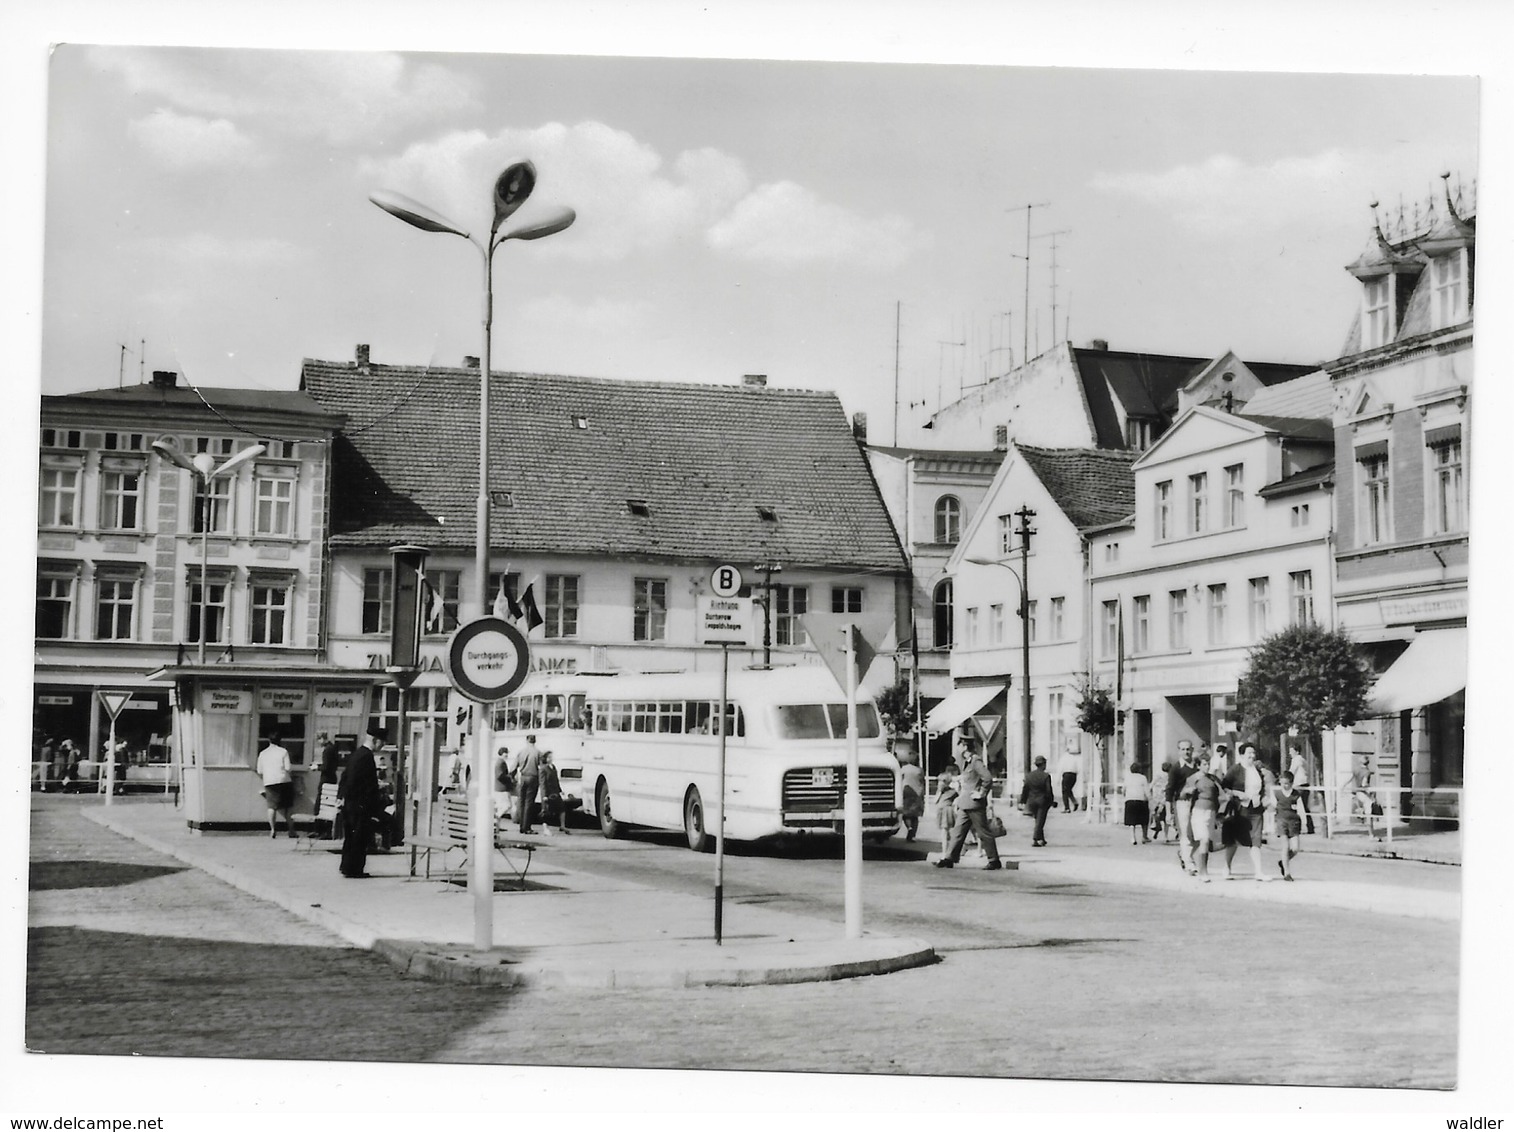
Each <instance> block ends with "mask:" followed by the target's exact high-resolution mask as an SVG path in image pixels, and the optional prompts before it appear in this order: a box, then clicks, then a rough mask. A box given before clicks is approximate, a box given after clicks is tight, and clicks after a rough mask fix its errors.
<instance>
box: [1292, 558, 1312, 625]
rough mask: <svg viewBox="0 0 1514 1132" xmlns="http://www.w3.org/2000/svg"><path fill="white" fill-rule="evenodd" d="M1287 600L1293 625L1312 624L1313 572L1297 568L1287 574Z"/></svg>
mask: <svg viewBox="0 0 1514 1132" xmlns="http://www.w3.org/2000/svg"><path fill="white" fill-rule="evenodd" d="M1288 591H1289V592H1288V601H1289V605H1290V606H1291V607H1292V609H1293V623H1294V624H1295V625H1312V624H1314V572H1313V571H1312V570H1299V571H1297V572H1296V573H1292V574H1289V575H1288Z"/></svg>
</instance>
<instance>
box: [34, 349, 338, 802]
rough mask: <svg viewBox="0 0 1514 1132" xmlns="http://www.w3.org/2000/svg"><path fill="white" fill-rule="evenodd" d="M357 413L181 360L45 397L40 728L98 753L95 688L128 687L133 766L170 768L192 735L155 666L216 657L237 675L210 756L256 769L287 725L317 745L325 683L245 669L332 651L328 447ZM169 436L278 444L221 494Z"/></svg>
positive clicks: (293, 747)
mask: <svg viewBox="0 0 1514 1132" xmlns="http://www.w3.org/2000/svg"><path fill="white" fill-rule="evenodd" d="M342 422H343V418H342V416H341V415H340V414H339V413H335V412H332V411H330V410H327V409H324V408H322V407H321V406H319V405H317V404H316V403H315V402H314V401H313V400H312V399H311V398H310V397H308V396H306V395H305V394H302V393H295V392H292V391H288V392H275V391H267V390H257V389H219V388H210V387H206V388H203V389H191V388H188V387H185V386H181V385H180V384H179V383H178V380H177V375H176V374H174V373H171V372H166V371H160V372H158V373H155V374H154V375H153V380H152V383H151V384H150V385H133V386H126V387H122V388H115V389H102V390H96V391H91V392H84V393H71V394H65V395H59V396H45V397H43V398H42V406H41V436H40V441H41V444H40V469H39V490H38V518H37V607H36V630H35V636H36V669H35V671H36V687H35V689H34V700H33V707H34V724H35V727H34V730H35V731H36V732H37V734H38V736H39V737H42V738H45V737H53V738H55V739H59V740H61V739H63V738H69V739H72V740H73V742H74V744H75V745H77V746H79V747H80V748H81V749H82V752H83V754H84V755H85V756H86V757H87V758H88V759H89V760H91V762H94V761H97V760H99V759H100V758H101V756H102V749H103V746H104V744H105V740H106V737H107V735H108V734H109V724H110V720H109V716H108V714H107V712H106V711H104V710H102V704H101V701H100V698H99V697H98V696H97V695H96V692H102V691H103V692H108V693H117V694H125V696H126V699H125V700H124V707H123V708H122V709H121V711H120V714H119V717H118V719H117V726H116V733H117V740H118V743H121V744H123V752H122V753H123V756H124V759H125V761H126V763H127V770H126V782H127V784H128V785H137V784H141V783H144V782H158V783H161V782H164V780H165V778H166V777H167V776H168V775H169V774H170V772H171V768H172V767H173V766H175V765H177V763H176V757H178V756H184V755H185V754H186V751H185V750H183V749H179V750H176V749H175V748H176V741H177V740H182V739H185V738H186V737H185V736H183V735H178V736H176V735H175V714H174V710H173V709H174V706H175V705H174V695H175V691H177V689H175V688H173V686H172V685H171V684H169V683H165V682H164V681H163V680H152V679H149V676H150V674H152V673H154V672H162V671H163V670H165V669H171V668H176V667H183V668H186V669H193V668H201V669H204V670H206V671H210V672H213V673H215V674H216V675H217V676H218V677H219V678H222V679H223V680H224V683H225V685H226V687H227V688H231V687H233V686H235V687H236V688H237V689H238V694H237V695H236V696H234V697H233V699H235V700H236V703H237V710H236V711H235V712H228V713H226V719H224V720H222V722H225V723H227V724H228V727H229V730H228V731H227V733H226V737H225V742H222V743H217V744H216V750H215V753H214V755H213V756H212V755H211V753H210V752H209V751H202V752H201V755H200V757H201V763H202V765H203V764H204V760H205V759H207V758H211V757H213V758H214V760H215V762H216V764H217V765H218V766H224V767H226V768H229V769H232V770H240V771H242V772H246V771H248V770H249V769H250V767H251V765H252V761H253V760H254V759H255V757H256V752H257V748H258V742H257V740H258V738H259V736H266V734H267V733H268V732H269V731H271V730H273V729H279V730H281V731H282V733H283V735H284V740H285V745H286V746H288V747H289V749H290V751H291V753H292V754H293V755H295V757H296V758H297V759H303V757H304V754H305V752H306V750H307V748H308V744H309V741H310V739H311V738H313V727H314V723H313V720H312V719H310V718H309V715H310V711H311V707H310V689H309V686H308V685H304V684H302V685H300V686H299V689H298V692H297V694H294V695H291V694H290V693H291V691H292V690H293V689H294V685H292V684H290V682H289V681H288V680H281V679H274V678H271V677H270V678H269V679H268V680H267V681H266V682H258V681H252V682H250V683H249V682H248V679H249V678H248V677H247V675H246V674H247V673H248V672H250V671H255V670H262V671H266V672H269V673H288V672H289V671H291V670H295V669H299V668H302V667H309V666H313V665H319V663H320V661H321V658H322V655H323V647H324V624H325V618H326V609H327V607H326V599H327V589H326V574H325V569H324V563H325V558H324V555H325V544H326V536H327V530H328V523H329V509H330V496H329V479H328V475H329V465H328V457H329V453H330V448H331V438H332V436H333V434H334V433H335V431H336V430H337V428H338V427H340V425H341V424H342ZM158 441H166V442H167V443H169V444H172V445H175V446H177V449H178V450H179V451H180V452H181V453H183V454H185V455H186V456H189V457H193V456H195V455H198V454H205V455H208V456H209V457H210V458H211V459H212V460H213V461H214V463H215V464H216V465H221V464H224V463H225V461H226V460H228V459H230V458H232V457H234V456H236V455H237V454H238V453H241V452H244V451H245V450H246V449H248V448H250V447H252V446H254V445H262V446H263V448H264V451H263V453H262V454H261V455H259V456H257V457H256V459H254V460H251V461H250V462H248V463H246V464H243V465H241V466H239V467H237V468H235V469H234V470H233V471H231V472H229V473H228V474H227V475H225V476H223V477H217V478H214V479H212V481H211V485H210V489H209V492H208V495H207V493H206V491H205V489H204V487H203V481H202V480H201V479H200V478H199V477H197V476H196V475H195V474H194V473H191V472H189V471H187V470H184V469H183V468H181V467H179V466H177V465H176V464H174V463H172V462H171V461H170V460H168V459H166V458H165V457H164V456H163V455H161V454H159V453H158V452H156V451H154V449H153V444H154V442H158ZM202 582H203V583H204V584H203V588H202ZM202 609H203V611H204V616H203V627H202V615H201V614H202ZM202 637H203V641H204V645H205V653H206V662H207V663H206V664H204V665H200V664H199V663H198V658H199V653H200V648H201V641H202ZM179 706H185V707H187V705H179ZM354 714H355V715H360V714H361V712H360V711H358V712H355V713H354ZM307 724H309V727H307ZM177 745H178V746H179V747H181V748H182V747H184V746H185V744H183V743H179V744H177ZM45 773H46V777H47V778H49V779H52V778H56V774H55V772H54V771H53V770H48V771H47V772H45ZM88 773H91V768H87V769H86V774H88ZM249 796H250V797H251V798H252V799H253V801H252V803H249V809H251V808H258V807H261V802H260V801H258V800H257V798H256V791H255V789H254V790H252V792H251V793H250V795H249Z"/></svg>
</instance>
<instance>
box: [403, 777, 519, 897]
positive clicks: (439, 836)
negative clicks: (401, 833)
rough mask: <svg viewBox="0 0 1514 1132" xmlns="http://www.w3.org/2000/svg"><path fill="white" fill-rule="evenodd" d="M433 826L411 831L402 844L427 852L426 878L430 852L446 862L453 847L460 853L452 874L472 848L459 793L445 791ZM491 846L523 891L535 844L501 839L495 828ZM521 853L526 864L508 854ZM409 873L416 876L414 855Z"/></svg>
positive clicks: (465, 807)
mask: <svg viewBox="0 0 1514 1132" xmlns="http://www.w3.org/2000/svg"><path fill="white" fill-rule="evenodd" d="M431 825H432V829H431V832H429V833H417V834H412V835H411V836H410V837H407V838H406V839H405V843H406V844H407V845H409V846H410V848H411V849H413V850H419V851H420V852H422V853H424V854H425V855H426V877H427V879H428V880H429V879H430V877H431V854H432V853H434V852H436V853H441V854H442V861H443V863H444V864H445V863H446V855H447V853H448V852H450V851H451V850H453V849H456V850H457V851H458V852H460V853H462V855H463V861H462V863H461V864H460V865H459V866H458V867H457V868H456V869H453V870H451V873H452V875H456V874H457V873H459V872H461V871H462V869H463V867H464V866H466V865H467V862H468V853H469V851H470V849H471V848H472V842H471V841H470V840H469V837H468V799H467V798H466V797H465V796H464V795H461V794H444V795H442V797H441V798H439V799H437V803H436V806H435V807H434V808H433V809H432V812H431ZM494 848H495V849H497V850H498V851H499V855H500V856H501V857H502V858H504V861H505V864H507V865H509V866H510V871H511V872H513V873H514V874H515V876H516V878H517V879H518V880H519V881H520V887H521V890H522V891H525V888H526V874H527V873H528V872H530V871H531V857H532V855H533V854H534V853H535V852H536V845H535V843H534V842H530V841H509V840H502V839H501V838H500V836H499V832H498V830H497V829H496V830H495V833H494ZM512 852H514V853H524V854H525V855H526V863H525V864H524V865H523V866H520V865H517V864H516V863H515V860H514V858H512V857H511V856H510V854H511V853H512ZM410 875H411V876H414V875H415V857H414V855H413V854H412V856H411V858H410Z"/></svg>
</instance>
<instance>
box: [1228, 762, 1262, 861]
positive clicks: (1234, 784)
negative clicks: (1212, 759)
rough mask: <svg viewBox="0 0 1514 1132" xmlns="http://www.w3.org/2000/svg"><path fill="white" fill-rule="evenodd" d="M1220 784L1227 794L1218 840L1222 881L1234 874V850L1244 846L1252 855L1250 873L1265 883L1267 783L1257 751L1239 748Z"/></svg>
mask: <svg viewBox="0 0 1514 1132" xmlns="http://www.w3.org/2000/svg"><path fill="white" fill-rule="evenodd" d="M1222 785H1223V786H1224V787H1225V789H1226V790H1227V791H1228V792H1229V799H1228V802H1227V805H1226V810H1225V819H1224V821H1223V822H1221V823H1220V840H1221V841H1222V842H1223V843H1224V846H1225V879H1226V880H1230V879H1231V878H1232V877H1233V876H1234V874H1233V873H1232V872H1231V865H1232V864H1233V862H1234V861H1235V851H1236V849H1237V848H1239V847H1240V846H1242V845H1244V846H1245V847H1246V850H1247V852H1248V853H1249V854H1250V856H1251V871H1252V874H1253V875H1254V876H1255V877H1256V879H1257V880H1263V881H1264V880H1266V879H1267V876H1266V874H1265V873H1263V872H1262V820H1263V816H1264V806H1263V799H1264V798H1265V797H1266V793H1265V791H1266V782H1265V780H1264V779H1263V778H1262V771H1261V768H1260V767H1258V766H1257V765H1256V748H1255V747H1253V746H1252V745H1251V744H1250V743H1246V744H1244V745H1243V746H1242V747H1241V757H1240V761H1239V762H1237V763H1236V764H1235V766H1234V767H1232V768H1231V769H1230V771H1229V773H1228V774H1226V775H1225V778H1224V779H1223V782H1222Z"/></svg>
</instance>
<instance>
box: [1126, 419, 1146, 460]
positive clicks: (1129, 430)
mask: <svg viewBox="0 0 1514 1132" xmlns="http://www.w3.org/2000/svg"><path fill="white" fill-rule="evenodd" d="M1125 447H1126V448H1134V449H1135V450H1136V451H1138V452H1144V451H1146V449H1148V448H1150V447H1151V422H1150V421H1148V420H1141V419H1140V418H1138V417H1126V418H1125Z"/></svg>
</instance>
